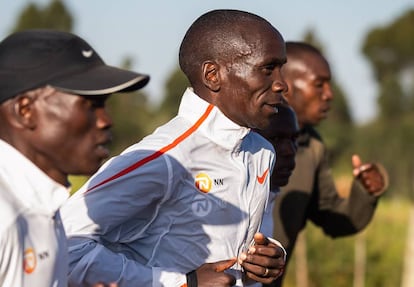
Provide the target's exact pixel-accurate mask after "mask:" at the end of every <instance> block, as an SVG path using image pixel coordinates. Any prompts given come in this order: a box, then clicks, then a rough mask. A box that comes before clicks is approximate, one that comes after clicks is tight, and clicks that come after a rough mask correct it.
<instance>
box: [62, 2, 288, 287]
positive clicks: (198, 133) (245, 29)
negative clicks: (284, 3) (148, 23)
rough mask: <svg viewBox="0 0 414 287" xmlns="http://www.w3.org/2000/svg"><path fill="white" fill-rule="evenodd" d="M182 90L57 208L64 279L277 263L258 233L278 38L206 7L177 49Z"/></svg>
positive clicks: (129, 282) (161, 282)
mask: <svg viewBox="0 0 414 287" xmlns="http://www.w3.org/2000/svg"><path fill="white" fill-rule="evenodd" d="M179 62H180V67H181V69H182V70H183V72H184V73H185V74H186V75H187V77H188V79H189V81H190V83H191V88H188V89H187V90H186V91H185V93H184V95H183V98H182V100H181V104H180V108H179V111H178V115H177V116H176V117H175V118H173V119H172V120H171V121H169V122H168V123H166V124H165V125H163V126H161V127H159V128H158V129H157V130H156V131H155V132H154V133H153V134H151V135H149V136H147V137H146V138H144V139H143V140H142V141H140V142H139V143H137V144H135V145H132V146H131V147H129V148H127V149H126V150H125V151H124V152H123V153H122V154H120V155H119V156H116V157H114V158H112V159H111V160H109V161H108V162H107V163H106V164H105V165H104V166H103V167H102V168H101V169H100V170H99V171H98V172H97V173H96V174H95V175H94V176H93V177H92V178H91V179H90V180H89V181H88V182H87V183H86V184H85V185H84V186H83V187H82V188H81V189H80V190H79V191H78V192H77V193H75V195H74V196H72V197H71V198H70V199H69V200H68V202H67V204H66V205H65V206H64V207H63V209H62V214H63V221H64V226H65V229H66V231H67V234H68V237H69V261H70V271H69V281H70V285H72V286H88V285H89V284H90V283H91V282H92V280H93V279H94V278H103V279H104V280H106V281H107V282H112V281H114V282H117V283H118V284H119V286H121V287H122V286H154V287H155V286H176V287H180V286H200V287H201V286H233V285H236V286H247V285H249V284H250V283H255V282H262V283H270V282H272V281H274V280H275V279H276V278H277V277H278V276H280V275H281V272H282V270H283V267H284V261H285V252H284V249H283V248H282V247H281V246H279V244H278V242H277V241H275V240H272V239H269V238H266V237H264V236H263V235H262V234H260V233H258V230H259V227H260V223H261V220H262V215H263V211H264V208H265V206H266V202H267V198H268V194H269V177H270V174H271V172H272V168H273V164H274V149H273V147H272V145H271V144H270V143H269V142H268V141H266V140H265V139H264V138H263V137H261V136H260V135H258V134H257V133H255V132H251V128H258V129H263V128H266V127H267V126H268V125H269V124H270V120H271V118H272V116H273V115H274V114H275V113H276V112H277V109H276V105H277V104H278V103H280V102H281V101H282V92H283V91H284V90H285V89H286V85H285V82H284V81H283V78H282V77H281V73H280V70H281V67H282V65H283V64H284V63H285V62H286V58H285V43H284V40H283V38H282V36H281V34H280V33H279V32H278V31H277V30H276V29H275V28H274V27H273V26H272V25H271V24H270V23H269V22H267V21H266V20H265V19H263V18H261V17H259V16H257V15H254V14H251V13H248V12H243V11H237V10H213V11H210V12H207V13H206V14H204V15H202V16H201V17H199V18H198V19H197V20H196V21H195V22H194V23H193V24H192V25H191V27H190V28H189V30H188V31H187V33H186V35H185V36H184V39H183V41H182V44H181V47H180V53H179Z"/></svg>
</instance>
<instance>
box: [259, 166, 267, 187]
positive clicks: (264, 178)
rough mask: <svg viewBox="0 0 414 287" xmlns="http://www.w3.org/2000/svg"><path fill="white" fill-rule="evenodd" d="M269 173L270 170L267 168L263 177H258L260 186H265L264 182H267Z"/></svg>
mask: <svg viewBox="0 0 414 287" xmlns="http://www.w3.org/2000/svg"><path fill="white" fill-rule="evenodd" d="M268 172H269V168H267V169H266V170H265V172H264V173H263V174H262V175H261V176H257V182H258V183H260V184H263V182H265V180H266V177H267V174H268Z"/></svg>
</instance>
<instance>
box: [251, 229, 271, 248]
mask: <svg viewBox="0 0 414 287" xmlns="http://www.w3.org/2000/svg"><path fill="white" fill-rule="evenodd" d="M254 242H255V243H256V244H259V245H266V244H268V243H269V240H267V237H266V236H264V234H263V233H260V232H257V233H256V234H255V235H254Z"/></svg>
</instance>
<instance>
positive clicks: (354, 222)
mask: <svg viewBox="0 0 414 287" xmlns="http://www.w3.org/2000/svg"><path fill="white" fill-rule="evenodd" d="M377 200H378V196H373V195H370V194H369V193H368V192H367V191H366V190H365V189H364V187H363V186H362V184H360V183H359V181H357V180H354V181H353V183H352V187H351V191H350V194H349V197H347V198H343V197H340V196H339V194H338V192H337V190H336V187H335V183H334V180H333V177H332V172H331V168H330V165H329V163H328V153H327V150H326V147H325V145H324V143H323V141H322V139H321V137H320V135H319V134H318V133H317V131H316V130H315V129H314V128H312V127H306V128H304V129H303V130H302V131H301V135H300V136H299V138H298V151H297V154H296V168H295V170H294V171H293V173H292V175H291V177H290V178H289V183H288V185H287V186H285V187H282V188H281V192H280V193H279V194H278V196H276V201H275V206H274V210H273V212H274V213H273V216H274V224H275V226H274V238H275V239H277V240H279V241H280V242H281V243H282V244H283V246H284V247H285V248H286V251H287V254H288V257H287V259H286V260H287V261H286V264H287V263H288V262H289V259H290V256H291V255H292V251H293V247H294V246H295V242H296V238H297V236H298V233H299V232H300V231H301V230H302V229H303V228H304V227H305V225H306V222H307V220H311V221H312V222H313V223H315V224H316V225H317V226H320V227H321V228H322V229H323V231H324V233H325V234H327V235H329V236H331V237H333V238H334V237H338V236H346V235H351V234H355V233H357V232H358V231H360V230H362V229H363V228H364V227H366V226H367V225H368V223H369V222H370V221H371V218H372V216H373V214H374V212H375V208H376V204H377ZM282 280H283V278H279V280H277V281H276V283H275V285H272V286H281V281H282Z"/></svg>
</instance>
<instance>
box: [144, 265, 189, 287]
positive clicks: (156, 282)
mask: <svg viewBox="0 0 414 287" xmlns="http://www.w3.org/2000/svg"><path fill="white" fill-rule="evenodd" d="M164 286H168V287H170V286H171V287H185V286H187V276H186V274H182V273H179V272H178V271H176V270H167V269H164V268H160V267H153V268H152V287H164Z"/></svg>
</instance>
